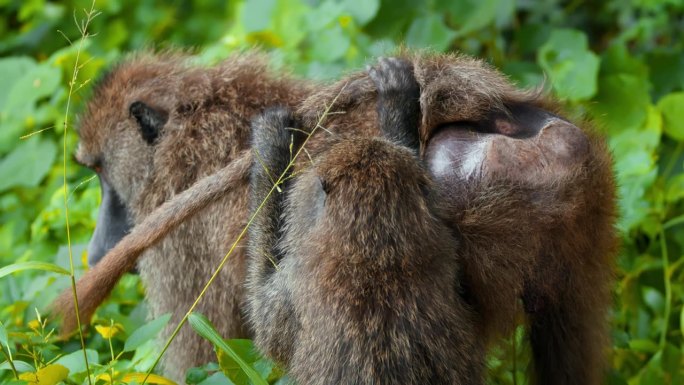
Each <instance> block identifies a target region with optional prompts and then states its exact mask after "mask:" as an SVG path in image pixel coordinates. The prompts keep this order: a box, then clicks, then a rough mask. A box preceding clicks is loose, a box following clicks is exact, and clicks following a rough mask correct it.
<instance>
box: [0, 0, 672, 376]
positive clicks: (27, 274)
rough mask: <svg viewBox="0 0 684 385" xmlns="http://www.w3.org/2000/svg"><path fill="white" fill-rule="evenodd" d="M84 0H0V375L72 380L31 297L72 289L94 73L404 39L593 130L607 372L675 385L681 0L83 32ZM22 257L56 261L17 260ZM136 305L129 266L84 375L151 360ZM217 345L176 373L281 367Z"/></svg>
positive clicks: (447, 5) (118, 7) (352, 58)
mask: <svg viewBox="0 0 684 385" xmlns="http://www.w3.org/2000/svg"><path fill="white" fill-rule="evenodd" d="M90 8H91V0H66V1H62V2H49V1H45V0H31V1H19V0H0V15H1V16H2V18H0V56H1V57H2V58H0V74H1V75H0V89H1V90H3V91H2V92H0V219H1V221H2V227H0V264H1V265H2V266H8V267H7V268H6V269H3V270H0V320H1V321H2V325H1V326H0V345H2V352H3V355H4V358H2V359H0V360H4V361H5V362H4V363H2V364H0V381H2V382H8V383H11V382H29V383H33V384H37V383H40V384H53V383H56V382H58V381H60V380H64V381H66V382H68V383H84V382H87V381H86V366H85V363H84V353H83V351H80V350H79V349H80V342H78V341H77V339H72V340H68V341H61V340H57V339H56V338H55V336H54V334H53V333H52V332H51V325H49V324H47V323H46V322H45V320H44V319H43V318H42V317H41V316H40V314H39V313H38V312H37V311H36V309H45V308H46V305H47V304H48V303H49V302H50V301H51V300H52V299H53V298H54V296H55V295H56V293H57V292H59V291H60V290H61V289H63V288H66V287H68V285H69V284H70V278H69V276H68V275H64V274H59V273H58V272H57V271H58V269H56V268H55V267H54V265H56V266H59V267H61V268H63V269H67V270H68V269H69V255H70V254H71V255H72V256H73V260H74V262H75V265H76V266H75V268H76V273H77V275H78V274H81V273H82V272H83V270H84V267H83V265H84V263H83V260H84V257H85V254H84V253H85V251H84V250H85V247H84V245H85V244H86V243H87V240H88V238H89V236H90V234H91V232H92V229H93V226H94V220H95V215H96V211H97V210H96V209H97V206H98V203H99V198H98V197H99V191H98V186H97V183H96V182H93V181H92V179H93V173H92V172H91V171H89V170H86V169H83V168H81V167H79V166H77V165H76V164H74V163H73V162H71V161H70V160H69V157H70V154H71V152H73V150H74V147H75V144H76V141H77V138H76V135H75V133H74V128H73V124H72V123H73V122H74V116H75V114H74V112H75V111H78V109H79V108H80V107H81V106H82V105H83V100H84V99H85V98H87V96H88V89H89V85H90V84H91V83H92V80H93V79H95V78H97V76H98V74H99V73H100V72H101V71H102V69H103V68H105V67H106V66H109V65H111V64H112V63H114V62H116V61H117V60H119V59H120V58H121V57H122V56H123V55H124V53H125V52H129V51H132V50H136V49H144V48H146V47H150V46H154V47H160V48H164V47H188V48H192V49H193V50H195V51H196V52H197V56H198V60H200V61H202V62H205V63H215V62H217V61H218V60H220V59H221V58H224V57H226V56H227V55H229V54H230V52H234V51H236V50H240V49H244V48H248V47H251V46H254V45H258V46H260V47H262V48H263V49H265V50H267V51H269V52H270V53H271V57H272V60H273V62H274V64H275V65H279V66H284V67H286V68H291V69H292V70H293V71H294V72H296V73H297V74H300V75H302V76H306V77H312V78H320V79H327V78H335V77H338V76H340V75H341V74H342V73H343V72H344V71H347V70H349V69H356V68H362V66H363V65H364V64H365V63H366V62H367V61H368V60H370V59H371V58H373V57H377V56H379V55H383V54H387V53H391V52H392V51H393V50H395V49H396V47H397V46H398V45H400V44H406V45H408V46H409V47H431V48H433V49H435V50H438V51H450V50H459V51H462V52H465V53H468V54H472V55H476V56H479V57H482V58H485V59H486V60H488V61H490V62H491V63H492V64H493V65H495V66H497V67H498V68H500V69H501V70H502V71H504V72H505V73H507V74H508V75H509V76H510V77H511V78H512V79H514V80H515V81H516V82H518V83H519V84H520V85H521V86H536V85H539V84H542V82H544V79H545V83H546V84H547V87H548V88H549V89H550V90H551V92H553V93H554V94H555V95H556V96H557V97H558V98H560V99H561V100H562V101H563V102H564V103H565V104H566V106H567V108H568V110H569V111H570V114H571V115H572V116H573V117H575V118H578V117H582V116H588V117H590V118H591V119H593V120H594V121H595V122H596V124H597V126H598V127H599V128H600V129H601V130H602V131H603V132H605V134H606V135H607V136H608V138H609V144H610V147H611V149H612V151H613V153H614V157H615V169H616V172H617V179H618V183H619V193H620V214H621V218H620V222H619V230H620V232H621V234H622V237H623V246H622V250H621V254H620V257H619V261H618V269H617V277H618V281H617V286H616V288H615V307H614V311H613V314H612V315H613V344H614V349H613V352H612V356H611V357H612V359H611V364H612V365H611V372H610V375H609V378H608V379H607V383H610V384H644V385H650V384H681V383H684V369H683V368H684V359H683V353H684V337H683V333H684V307H683V304H684V285H683V284H682V282H684V279H683V278H684V268H682V265H684V257H683V256H682V253H683V249H684V226H682V224H684V213H683V212H682V205H683V204H684V201H683V198H684V169H683V161H684V153H683V150H684V47H683V46H682V45H683V43H682V41H684V36H683V35H684V24H683V22H682V20H684V1H682V0H632V1H629V2H623V1H619V0H606V1H596V2H589V1H582V0H578V1H572V2H561V1H557V0H546V1H541V2H536V1H530V0H519V1H517V2H512V1H507V0H479V1H475V0H463V1H451V0H431V1H428V2H418V1H416V2H414V1H410V0H382V1H380V0H250V1H232V2H224V1H219V0H202V1H196V2H191V1H183V0H179V1H175V2H168V3H165V2H152V1H141V2H138V1H133V0H110V1H106V2H102V3H97V4H96V8H97V9H98V11H99V12H100V13H99V15H97V17H95V18H94V19H93V20H92V22H91V23H90V25H89V28H88V30H89V31H91V32H92V33H94V34H95V35H94V36H90V37H88V38H86V39H84V38H83V37H82V36H83V33H84V31H83V27H84V25H83V21H82V20H85V19H86V18H87V17H86V16H87V15H86V12H87V11H84V10H89V9H90ZM91 16H94V14H92V15H91ZM75 66H76V67H75ZM74 68H76V69H77V72H76V74H75V75H76V76H75V77H72V76H73V75H74ZM72 79H73V81H72ZM70 90H71V91H73V92H70ZM70 95H71V98H70ZM68 103H70V106H71V108H70V109H67V104H68ZM65 121H66V123H67V124H66V134H65V133H64V130H65ZM65 150H66V161H65V153H64V151H65ZM64 181H66V185H67V189H66V190H67V191H66V194H67V196H66V201H68V209H69V210H68V216H69V232H68V233H67V227H66V226H65V220H66V210H65V209H64V202H65V190H64V188H63V183H64ZM69 239H70V241H71V243H73V244H72V247H71V248H70V247H69V242H68V240H69ZM70 250H71V251H70ZM28 261H33V262H43V263H46V262H47V263H50V264H54V265H45V264H42V265H41V264H28V265H27V264H23V265H21V264H20V265H17V264H18V263H23V262H28ZM13 266H14V267H13ZM46 268H49V270H45V269H46ZM15 270H16V271H15ZM11 271H13V272H12V274H10V272H11ZM62 273H64V271H62ZM145 317H146V305H145V303H144V301H143V300H142V289H141V286H140V283H139V282H138V278H137V277H136V276H128V277H126V278H125V279H124V280H123V282H122V283H121V284H119V286H118V287H117V289H116V290H115V293H114V294H113V295H112V297H111V299H110V300H109V301H108V302H107V304H106V305H104V306H103V307H102V308H101V309H100V310H99V311H98V313H97V316H96V318H95V320H94V322H95V324H96V325H98V326H97V327H95V328H90V331H89V332H87V333H86V335H85V343H86V347H87V349H86V350H85V354H86V356H87V358H88V362H89V364H90V368H91V372H92V375H93V376H94V377H96V378H98V379H99V381H101V382H107V381H109V380H108V379H109V378H110V377H108V376H113V377H114V378H116V379H117V381H123V380H125V381H137V382H140V381H142V379H141V378H140V377H139V376H140V375H137V374H134V373H144V372H145V371H147V370H148V369H149V368H150V367H151V366H152V364H153V360H154V357H155V355H156V352H158V351H159V349H158V347H157V346H156V345H154V344H153V343H152V342H150V341H151V339H152V337H153V335H154V334H155V333H154V332H155V330H158V327H160V324H161V323H163V321H164V320H163V319H162V320H155V321H152V322H150V323H146V321H145ZM194 321H195V322H197V319H194ZM207 336H208V335H207ZM212 338H214V339H215V338H216V336H213V337H212ZM215 342H217V343H218V341H215ZM225 344H226V345H228V348H230V349H227V348H225V347H224V348H225V349H224V350H226V349H227V350H228V351H231V349H232V352H233V353H230V354H228V353H226V352H224V353H221V354H220V355H219V358H218V359H217V361H218V362H219V364H218V365H217V364H208V365H207V366H205V367H202V368H197V369H193V370H191V371H190V372H189V373H188V381H189V382H190V383H193V384H198V383H202V384H216V383H225V382H226V381H227V380H226V376H228V377H230V378H231V379H233V380H234V381H235V382H236V383H247V381H249V380H248V378H249V377H244V376H245V374H246V373H251V375H253V374H254V373H252V372H250V371H249V370H248V372H244V371H243V370H242V366H241V365H242V364H244V363H247V366H248V367H250V368H252V369H253V370H255V371H256V373H258V374H259V376H261V378H262V379H266V380H267V381H270V382H274V381H276V380H277V378H278V377H280V374H279V373H280V372H278V370H277V368H274V367H273V366H272V364H269V363H268V362H266V361H263V360H261V359H260V358H258V357H253V356H250V355H251V354H252V353H251V351H250V348H249V344H248V343H247V342H235V341H228V342H225ZM245 344H247V345H245ZM219 345H220V343H219ZM245 346H247V347H245ZM524 346H525V343H524V337H523V335H522V333H520V332H519V333H517V334H516V336H514V337H513V338H512V339H511V340H510V341H504V342H502V344H501V345H500V346H499V347H497V348H495V349H493V353H492V355H491V357H490V359H489V367H490V376H489V378H490V381H491V382H492V383H497V384H513V383H524V382H525V381H524V378H525V366H526V364H527V360H528V357H527V354H526V352H525V349H524ZM231 354H233V355H231ZM226 355H228V356H230V357H232V358H229V359H227V358H225V357H226ZM10 357H11V359H10ZM236 357H237V358H236ZM240 360H242V361H243V362H242V363H240ZM269 365H270V366H269ZM237 367H240V370H236V368H237ZM231 368H232V369H231ZM269 368H270V369H269ZM14 371H16V372H18V373H21V375H20V378H21V379H22V380H15V379H14ZM126 375H128V377H125V376H126ZM248 375H249V374H248ZM36 376H38V377H36ZM241 376H242V377H241ZM252 380H253V382H258V381H257V380H256V379H252ZM148 381H152V382H157V383H164V381H165V380H164V379H163V378H161V377H151V378H150V379H148ZM282 381H283V380H281V382H282Z"/></svg>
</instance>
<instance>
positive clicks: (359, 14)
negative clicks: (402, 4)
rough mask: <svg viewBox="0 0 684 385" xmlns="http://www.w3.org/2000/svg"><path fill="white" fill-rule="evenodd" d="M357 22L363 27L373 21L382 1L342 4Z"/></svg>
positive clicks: (350, 1)
mask: <svg viewBox="0 0 684 385" xmlns="http://www.w3.org/2000/svg"><path fill="white" fill-rule="evenodd" d="M342 5H343V7H344V9H345V11H347V12H348V13H349V14H350V15H352V17H353V18H354V20H356V22H357V23H358V24H359V25H361V26H363V25H366V24H367V23H368V22H369V21H371V20H373V18H374V17H375V15H376V14H377V13H378V9H380V0H344V2H343V3H342Z"/></svg>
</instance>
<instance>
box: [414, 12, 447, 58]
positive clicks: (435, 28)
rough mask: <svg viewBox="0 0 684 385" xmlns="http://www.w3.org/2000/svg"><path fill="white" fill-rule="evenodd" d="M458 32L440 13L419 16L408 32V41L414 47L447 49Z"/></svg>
mask: <svg viewBox="0 0 684 385" xmlns="http://www.w3.org/2000/svg"><path fill="white" fill-rule="evenodd" d="M455 36H456V32H454V31H452V30H450V29H449V28H448V27H447V26H446V24H444V20H443V18H442V16H441V15H439V14H430V15H427V16H423V17H420V18H417V19H415V20H414V21H413V23H411V28H409V30H408V32H407V33H406V43H407V44H408V45H410V46H412V47H418V48H424V47H431V48H434V49H436V50H438V51H444V50H446V49H447V48H448V47H449V45H450V44H451V41H452V40H453V39H454V37H455Z"/></svg>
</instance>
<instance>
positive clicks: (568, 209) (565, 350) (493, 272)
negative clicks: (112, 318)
mask: <svg viewBox="0 0 684 385" xmlns="http://www.w3.org/2000/svg"><path fill="white" fill-rule="evenodd" d="M403 56H404V58H406V59H407V60H409V61H411V62H412V63H413V66H414V75H415V77H416V79H417V80H418V83H419V85H420V89H421V97H420V106H421V121H420V129H419V139H420V151H419V156H420V158H421V159H423V161H424V162H426V164H427V165H428V167H429V168H430V171H431V173H432V177H433V179H434V181H435V184H436V185H437V187H438V188H437V194H438V195H437V197H436V198H435V199H434V204H435V205H436V206H439V210H437V212H438V213H440V214H439V215H440V219H441V220H443V221H444V222H445V223H447V225H448V226H449V227H450V228H451V229H452V231H453V232H454V233H455V234H456V235H457V237H458V240H459V246H458V249H457V259H458V260H459V261H461V263H462V265H461V279H460V281H459V282H460V283H461V284H462V285H463V286H464V288H465V293H464V296H465V298H466V299H467V300H468V301H469V302H470V304H471V305H472V306H473V308H474V309H475V310H476V313H477V317H478V321H477V322H476V325H478V326H479V328H480V329H479V331H478V335H480V336H482V338H483V339H486V340H492V339H494V338H495V337H497V336H499V335H505V334H508V333H510V332H511V331H512V330H513V328H514V326H515V325H516V324H517V322H518V320H519V315H520V314H521V313H523V312H525V313H526V314H527V315H528V325H529V327H528V329H529V332H530V341H531V344H532V348H533V354H534V358H535V362H534V366H535V368H534V369H535V370H534V372H535V374H534V376H533V377H534V382H535V383H536V384H561V385H563V384H575V383H582V384H589V385H593V384H599V383H601V382H602V376H603V371H604V368H605V355H606V349H607V339H608V338H607V326H608V323H607V319H606V318H607V311H608V309H609V308H610V305H611V296H610V288H611V285H612V283H613V262H614V261H613V258H614V256H615V252H616V247H617V246H616V244H617V242H616V236H615V230H614V227H613V225H614V221H615V191H614V190H615V187H614V181H613V176H612V171H611V160H610V157H609V154H608V151H607V149H606V146H605V144H604V142H603V141H602V140H601V139H600V138H599V136H598V135H596V134H595V133H593V131H592V130H591V129H590V128H587V126H586V125H583V127H584V129H582V130H580V129H579V128H577V127H576V126H574V125H572V124H571V123H569V122H567V121H565V120H564V119H562V118H559V117H558V116H557V115H556V114H559V111H558V110H557V108H556V107H555V106H554V103H553V102H551V101H549V100H547V99H545V98H543V97H541V96H540V95H538V93H528V92H521V91H518V90H517V89H515V88H514V87H513V86H512V85H511V84H510V83H509V82H508V81H507V80H506V79H505V78H504V77H503V76H501V75H500V74H498V73H497V72H496V71H495V70H493V69H491V68H490V67H489V66H487V65H486V64H484V63H482V62H481V61H478V60H474V59H471V58H467V57H463V56H458V55H430V54H428V55H426V54H405V55H403ZM376 96H377V93H376V88H375V85H374V83H373V81H372V80H371V79H370V78H368V76H367V74H366V73H357V74H352V75H349V76H347V77H346V78H345V79H343V80H342V81H340V82H338V83H335V84H332V85H330V86H327V87H322V88H318V89H317V90H316V92H314V93H313V94H312V95H311V96H310V97H308V98H307V99H306V100H305V101H304V102H303V103H301V104H299V107H298V108H297V111H296V113H295V116H297V117H298V120H299V121H300V123H301V125H302V127H304V128H312V127H314V126H315V125H316V123H317V122H318V119H319V118H320V116H321V114H322V113H323V111H324V110H325V109H326V108H327V107H329V104H330V103H331V102H332V100H334V99H336V98H337V99H336V103H335V105H334V106H333V108H332V111H334V112H343V113H339V114H337V113H335V114H330V115H329V116H328V117H326V119H325V121H324V122H323V126H324V128H325V130H318V132H317V134H316V135H315V136H314V137H313V138H312V139H313V140H311V141H309V142H308V143H307V145H306V148H307V150H308V153H309V154H310V155H311V156H312V158H313V159H314V160H315V159H317V158H318V156H319V155H321V154H325V153H326V152H327V151H329V149H330V147H331V146H332V145H333V144H334V143H336V142H338V141H342V140H347V139H352V138H364V137H369V136H377V135H379V131H378V127H379V126H378V113H377V110H376V108H375V106H376ZM273 104H274V105H282V104H283V103H273ZM528 123H529V124H530V127H531V128H530V129H528V128H526V127H527V125H528ZM445 148H446V149H447V150H449V149H453V150H455V151H453V152H451V153H447V155H444V152H443V149H445ZM464 155H467V156H464ZM440 157H441V158H440ZM247 158H248V156H247V155H245V156H244V157H242V158H240V162H241V163H240V164H241V165H242V166H243V167H240V168H239V170H238V168H237V167H236V169H235V170H234V171H236V172H246V171H245V170H246V168H245V167H244V165H245V164H246V163H248V159H247ZM440 159H446V160H447V161H448V162H447V163H448V164H450V165H452V167H447V168H443V167H438V166H439V165H440V164H441V163H443V162H441V161H440ZM198 161H201V160H198ZM308 162H309V160H308V157H302V158H300V161H299V164H298V169H300V168H301V169H303V168H304V167H306V163H308ZM465 165H468V166H469V167H465ZM225 170H227V169H223V171H222V172H220V173H218V174H217V175H223V176H222V178H224V180H227V178H226V171H225ZM465 171H467V173H465ZM228 174H230V171H229V172H228ZM217 177H218V176H217ZM233 177H234V178H235V179H234V180H239V179H242V178H238V177H237V176H235V175H233ZM243 177H244V175H243ZM210 178H212V177H210ZM231 188H232V186H231ZM190 190H191V191H193V192H189V193H188V194H194V195H195V196H196V197H197V199H198V200H199V201H202V202H205V201H210V200H211V199H213V197H211V196H209V194H203V192H202V190H201V189H199V188H197V189H196V188H195V187H192V188H191V189H190ZM173 202H174V201H171V202H169V203H170V205H168V206H167V209H169V208H170V207H173V208H174V209H175V210H176V211H179V212H181V211H184V210H185V211H187V212H186V213H184V214H183V215H187V216H190V215H192V214H195V212H194V211H193V210H195V209H193V208H186V207H184V206H182V205H180V204H179V205H175V206H174V205H173ZM200 206H202V205H198V207H200ZM233 208H234V211H223V213H229V214H226V215H229V216H231V217H235V218H244V216H245V215H246V214H245V213H246V210H247V207H246V202H245V201H244V200H242V201H240V202H237V203H236V205H235V206H233ZM157 225H158V226H160V227H170V226H173V225H174V224H165V223H160V224H157ZM136 231H137V230H135V229H134V231H133V234H130V235H129V236H127V237H126V238H124V241H126V240H127V239H129V238H132V237H133V236H134V235H135V233H136ZM147 231H149V230H147ZM165 231H166V230H165ZM160 233H161V232H160ZM407 236H410V234H407ZM197 239H200V238H199V237H197ZM197 243H198V241H196V242H195V245H196V244H197ZM132 244H133V243H129V246H130V245H132ZM129 252H130V251H127V250H126V249H121V250H120V254H119V255H120V256H121V258H125V257H126V255H128V254H127V253H129ZM335 252H338V251H335ZM115 262H116V261H114V262H113V263H115ZM124 271H125V270H124ZM242 271H244V270H242ZM116 278H117V279H118V277H116ZM89 294H90V293H89V292H85V293H84V295H85V296H88V295H89ZM100 302H101V299H100ZM205 303H206V302H205ZM214 306H217V307H218V306H223V304H221V305H218V304H215V305H214ZM357 326H360V325H357ZM274 356H275V357H276V358H278V357H279V355H278V354H274ZM280 358H281V359H283V357H280ZM311 370H315V368H311Z"/></svg>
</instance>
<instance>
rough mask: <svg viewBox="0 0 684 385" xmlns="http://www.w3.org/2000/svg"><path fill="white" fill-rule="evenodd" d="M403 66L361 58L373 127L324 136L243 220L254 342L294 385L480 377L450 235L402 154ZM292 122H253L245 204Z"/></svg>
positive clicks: (407, 114) (407, 135) (264, 181)
mask: <svg viewBox="0 0 684 385" xmlns="http://www.w3.org/2000/svg"><path fill="white" fill-rule="evenodd" d="M407 64H408V63H407V62H406V63H405V62H401V61H397V60H391V59H384V60H382V61H381V63H380V64H379V65H378V66H377V67H376V68H375V69H374V70H373V77H374V79H375V81H376V82H377V83H378V85H379V87H378V88H379V89H380V90H381V91H379V92H378V103H379V105H380V107H379V109H378V112H379V121H378V125H379V126H380V129H381V131H382V133H383V136H384V137H385V138H386V139H385V140H383V139H377V138H350V139H333V140H332V141H330V142H329V146H326V147H327V149H326V150H324V151H323V152H322V153H321V154H320V155H319V156H318V157H316V158H315V160H314V164H313V165H312V166H307V167H306V169H305V170H304V171H302V172H301V173H299V174H297V176H296V179H292V180H289V179H288V182H286V183H285V184H284V185H283V190H284V193H279V194H277V195H276V196H273V197H272V198H271V199H270V200H269V201H268V202H267V203H266V204H265V205H264V206H263V208H262V210H261V212H259V213H258V216H257V217H256V220H255V222H254V224H253V226H252V227H251V228H250V247H249V253H250V263H249V276H248V277H249V278H248V283H247V287H248V295H247V296H248V298H249V303H248V306H247V308H248V310H249V314H250V320H251V325H252V327H253V329H254V331H255V343H256V345H257V346H258V347H259V348H261V349H262V351H264V352H266V353H267V354H269V355H270V356H272V357H274V358H275V359H276V360H278V361H279V362H280V363H282V364H284V365H285V366H286V368H287V369H288V372H289V374H290V376H291V377H292V378H294V379H295V381H296V382H297V383H298V384H301V385H311V384H321V385H322V384H340V385H344V384H349V385H351V384H355V385H361V384H375V385H379V384H397V383H402V384H435V385H438V384H444V385H447V384H448V385H457V384H480V383H482V382H483V376H482V369H483V366H484V365H483V363H484V342H483V341H482V339H480V338H479V337H478V336H477V333H476V327H475V325H474V320H475V316H474V313H473V312H472V309H471V308H470V307H469V306H468V305H467V304H466V303H465V301H464V300H463V298H461V297H460V295H459V293H458V291H457V287H458V283H459V282H458V281H459V277H458V273H459V265H460V262H459V261H458V255H457V254H456V253H455V250H457V241H456V238H455V236H454V234H453V232H451V231H450V229H449V228H448V227H447V226H446V225H445V223H444V222H442V221H440V220H439V219H438V217H437V215H436V213H435V210H436V207H435V206H434V205H433V204H432V203H431V199H430V198H431V197H430V195H431V191H432V190H433V189H434V188H435V186H434V185H433V183H432V182H431V180H430V177H429V175H428V172H427V170H426V169H425V168H424V167H422V165H421V163H422V162H420V161H418V160H417V158H416V155H417V153H418V146H419V142H418V118H419V108H418V98H419V96H420V93H419V89H418V85H417V83H416V82H415V79H414V78H413V76H412V74H411V67H410V65H407ZM407 74H408V76H405V75H407ZM414 85H415V86H414ZM350 118H351V119H353V118H354V116H353V115H352V116H351V117H350ZM293 124H294V127H299V125H298V124H297V123H296V122H292V121H291V119H290V117H289V116H288V115H287V113H286V112H285V111H283V110H274V111H269V112H267V113H265V114H264V116H262V117H261V118H259V119H258V120H257V121H256V122H255V124H254V125H253V133H252V134H253V136H254V138H255V139H254V143H253V151H255V152H256V153H258V154H259V155H260V158H261V159H262V161H259V162H255V164H254V168H253V171H252V179H251V194H252V208H253V209H256V208H257V207H260V204H261V202H262V200H263V199H264V198H265V197H266V195H267V194H268V192H269V191H270V190H271V188H272V183H273V182H272V178H274V177H275V176H277V175H281V174H282V173H283V172H284V171H285V169H286V167H287V164H288V162H289V161H290V158H291V154H290V149H289V146H290V143H291V141H290V137H291V135H294V136H295V137H296V136H302V134H301V133H300V132H298V131H294V133H293V134H291V132H290V131H288V130H287V127H291V126H292V125H293ZM390 140H391V141H390ZM301 141H302V140H301V139H300V140H297V139H294V141H293V142H294V147H295V148H296V147H297V144H298V143H301ZM412 150H413V151H412ZM265 169H266V170H268V171H266V170H265ZM271 175H275V176H274V177H271ZM290 177H292V175H290V176H289V177H288V178H290ZM275 264H277V267H275Z"/></svg>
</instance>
